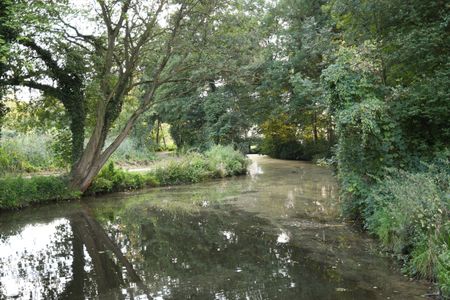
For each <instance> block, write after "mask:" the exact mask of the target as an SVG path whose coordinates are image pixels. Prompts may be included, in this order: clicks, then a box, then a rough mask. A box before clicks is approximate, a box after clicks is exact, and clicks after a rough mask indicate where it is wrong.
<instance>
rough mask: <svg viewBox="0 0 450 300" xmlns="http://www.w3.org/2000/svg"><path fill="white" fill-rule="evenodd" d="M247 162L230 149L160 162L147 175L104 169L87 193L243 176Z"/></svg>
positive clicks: (192, 154)
mask: <svg viewBox="0 0 450 300" xmlns="http://www.w3.org/2000/svg"><path fill="white" fill-rule="evenodd" d="M247 165H248V161H247V159H246V158H245V156H244V155H242V154H241V153H240V152H238V151H235V150H233V148H232V147H230V146H214V147H212V148H211V149H210V150H208V151H207V152H205V154H201V153H196V152H190V153H187V154H185V155H183V156H181V157H178V158H177V159H171V160H169V161H168V162H164V161H163V162H162V163H161V165H159V166H156V167H154V168H153V170H151V171H149V172H147V173H132V172H127V171H124V170H122V169H118V168H115V167H114V163H113V162H110V163H109V164H108V165H107V166H105V167H104V168H103V169H102V170H101V171H100V173H99V175H98V176H97V177H96V179H95V180H94V182H93V183H92V185H91V186H90V187H89V190H88V193H92V194H99V193H107V192H118V191H127V190H135V189H140V188H143V187H155V186H159V185H163V186H165V185H176V184H186V183H196V182H200V181H204V180H206V179H209V178H222V177H226V176H234V175H240V174H243V173H245V172H246V170H247Z"/></svg>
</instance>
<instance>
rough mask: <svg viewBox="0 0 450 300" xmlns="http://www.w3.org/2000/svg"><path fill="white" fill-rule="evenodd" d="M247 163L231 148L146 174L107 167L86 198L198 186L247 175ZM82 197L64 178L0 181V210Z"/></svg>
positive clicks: (189, 156)
mask: <svg viewBox="0 0 450 300" xmlns="http://www.w3.org/2000/svg"><path fill="white" fill-rule="evenodd" d="M247 164H248V161H247V159H246V158H245V156H244V155H242V154H241V153H240V152H238V151H235V150H233V148H231V147H224V146H215V147H213V148H211V149H210V150H209V151H207V152H205V153H189V154H186V155H183V156H181V157H179V158H177V159H176V160H169V161H168V162H167V163H163V162H162V163H160V164H159V165H156V166H155V167H154V168H153V169H152V170H151V171H148V172H144V173H134V172H127V171H124V170H122V169H119V168H116V167H115V166H114V163H112V162H111V163H109V164H108V165H106V166H105V167H104V168H103V169H102V171H101V172H100V173H99V175H98V176H97V178H96V179H95V180H94V182H93V183H92V185H91V187H90V188H89V190H88V191H87V192H86V194H90V195H93V194H94V195H95V194H104V193H110V192H120V191H128V190H136V189H140V188H144V187H156V186H167V185H176V184H185V183H195V182H200V181H204V180H208V179H213V178H223V177H227V176H233V175H240V174H245V172H246V170H247ZM80 196H81V194H80V193H78V192H76V191H71V190H70V189H68V188H67V182H66V180H65V178H64V177H56V176H33V177H31V178H23V177H5V178H1V179H0V209H15V208H21V207H25V206H27V205H30V204H32V203H39V202H46V201H53V200H65V199H74V198H78V197H80Z"/></svg>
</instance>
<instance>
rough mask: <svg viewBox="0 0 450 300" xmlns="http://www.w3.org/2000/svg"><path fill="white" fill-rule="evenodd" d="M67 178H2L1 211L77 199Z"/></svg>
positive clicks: (77, 193) (0, 184)
mask: <svg viewBox="0 0 450 300" xmlns="http://www.w3.org/2000/svg"><path fill="white" fill-rule="evenodd" d="M79 196H80V193H79V192H76V191H72V190H70V189H69V188H68V183H67V181H66V179H65V178H62V177H54V176H34V177H31V178H23V177H4V178H0V209H14V208H20V207H24V206H28V205H30V204H32V203H38V202H46V201H50V200H66V199H75V198H78V197H79Z"/></svg>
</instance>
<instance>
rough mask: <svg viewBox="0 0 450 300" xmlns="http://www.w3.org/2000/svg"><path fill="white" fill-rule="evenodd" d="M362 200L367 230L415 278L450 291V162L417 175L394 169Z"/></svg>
mask: <svg viewBox="0 0 450 300" xmlns="http://www.w3.org/2000/svg"><path fill="white" fill-rule="evenodd" d="M363 199H364V205H363V206H364V207H365V211H364V217H365V220H366V227H367V229H368V230H369V231H370V232H373V233H374V234H376V235H377V236H378V237H379V238H380V240H381V241H382V243H383V245H385V247H386V248H387V249H388V250H389V251H391V252H392V253H393V254H394V255H395V256H397V257H398V258H399V259H401V260H402V261H403V262H404V270H405V272H407V273H408V274H409V275H411V276H418V277H420V278H426V279H430V280H436V279H437V280H438V281H439V283H440V286H441V290H442V291H443V292H444V293H448V292H449V291H450V281H449V280H448V275H449V265H448V261H449V257H450V162H449V161H448V160H442V161H440V162H438V163H435V164H431V165H424V166H423V169H422V170H420V171H417V172H408V171H402V170H397V169H390V170H388V171H387V174H386V175H385V176H384V178H383V179H381V180H379V181H378V182H377V183H376V184H375V185H374V186H373V187H371V190H370V191H369V193H368V195H367V196H366V197H365V198H363Z"/></svg>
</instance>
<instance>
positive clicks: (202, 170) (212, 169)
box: [154, 146, 248, 185]
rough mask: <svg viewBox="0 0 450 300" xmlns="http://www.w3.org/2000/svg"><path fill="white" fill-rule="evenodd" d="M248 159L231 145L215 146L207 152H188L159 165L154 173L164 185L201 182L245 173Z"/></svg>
mask: <svg viewBox="0 0 450 300" xmlns="http://www.w3.org/2000/svg"><path fill="white" fill-rule="evenodd" d="M247 165H248V161H247V159H246V158H245V156H244V155H242V154H241V153H240V152H238V151H236V150H233V148H232V147H231V146H214V147H212V148H211V149H210V150H208V151H207V152H205V154H200V153H195V152H192V153H188V154H186V155H185V156H182V157H180V158H179V159H177V160H173V161H170V162H169V163H168V164H167V165H165V166H161V167H158V168H157V169H156V170H155V171H154V175H155V177H156V178H158V180H159V181H160V182H161V184H163V185H171V184H183V183H194V182H200V181H202V180H205V179H207V178H222V177H227V176H234V175H240V174H244V173H245V172H246V170H247Z"/></svg>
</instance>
